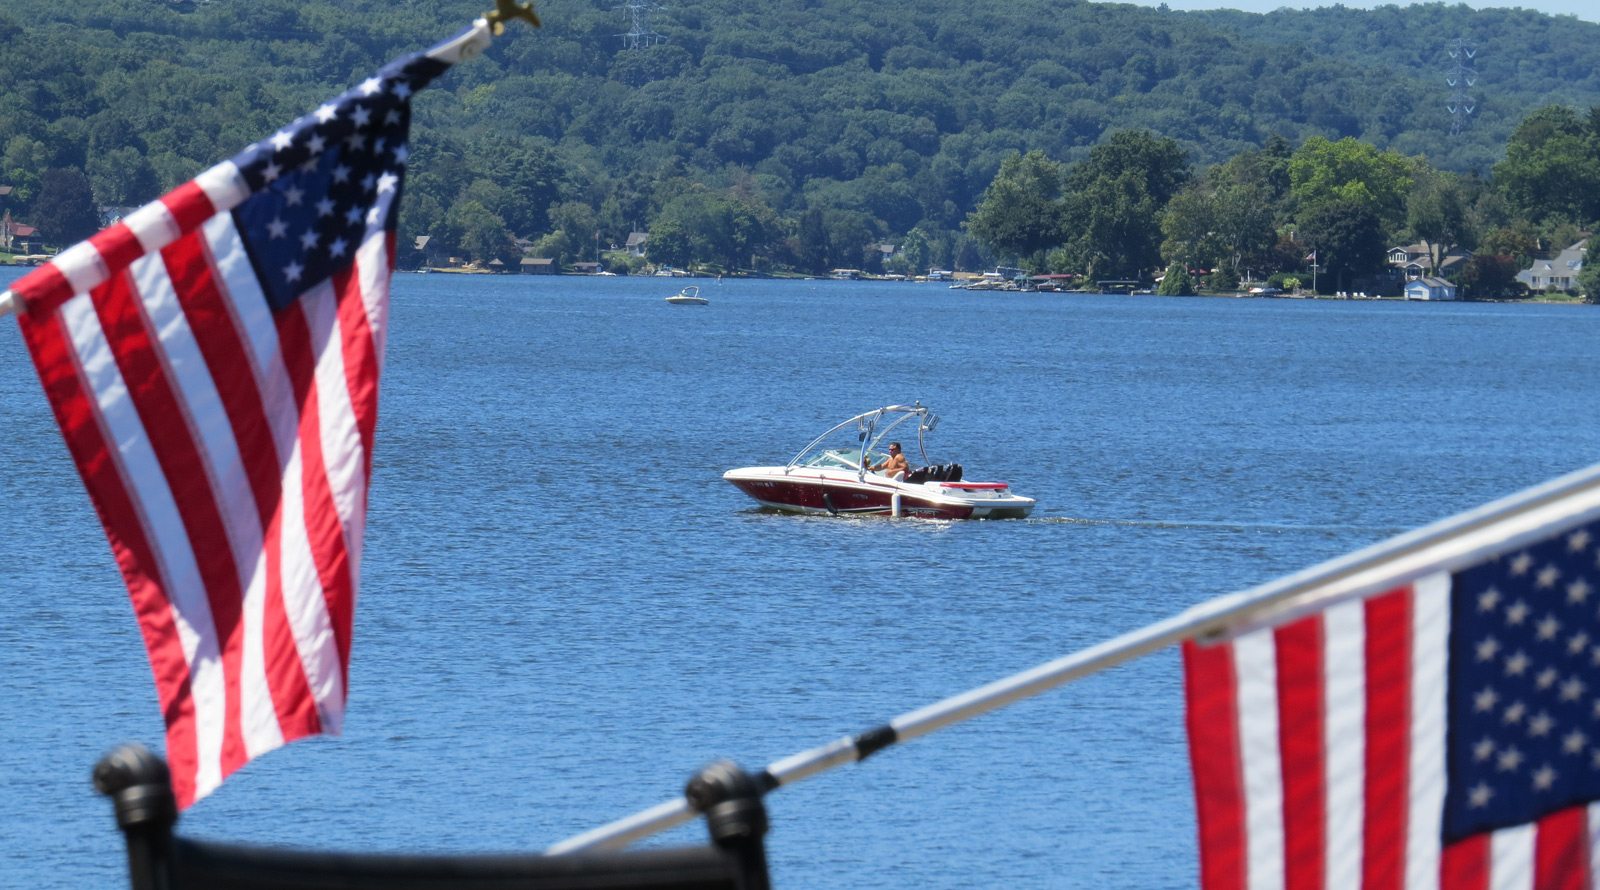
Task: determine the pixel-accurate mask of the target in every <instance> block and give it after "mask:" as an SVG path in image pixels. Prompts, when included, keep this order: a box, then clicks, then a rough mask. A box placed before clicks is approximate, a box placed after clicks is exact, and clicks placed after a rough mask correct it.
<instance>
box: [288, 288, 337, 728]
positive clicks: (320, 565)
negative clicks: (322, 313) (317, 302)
mask: <svg viewBox="0 0 1600 890" xmlns="http://www.w3.org/2000/svg"><path fill="white" fill-rule="evenodd" d="M277 320H278V342H279V343H280V344H281V346H282V349H283V357H284V366H285V367H286V368H287V369H288V372H289V379H290V381H291V382H292V384H293V386H294V390H295V402H296V403H297V404H299V405H301V406H302V409H303V410H302V412H301V415H300V429H299V430H298V431H297V436H296V440H295V441H296V452H295V453H296V455H297V457H298V459H299V460H298V469H299V488H300V491H299V492H297V496H298V502H299V503H298V506H299V509H298V510H297V511H296V514H295V515H294V516H292V517H289V518H290V523H291V525H290V526H289V527H290V528H291V529H294V524H295V523H296V522H297V521H298V522H300V523H302V525H301V528H303V538H300V539H301V540H304V541H305V542H306V544H307V546H308V547H309V549H310V553H311V561H312V568H313V570H314V572H315V574H316V578H317V585H316V589H318V590H319V591H320V592H321V595H322V596H321V598H322V600H323V603H324V607H323V610H322V612H323V614H324V615H325V616H326V628H325V629H326V632H327V633H331V634H332V640H333V644H334V649H335V655H336V658H335V659H334V660H335V661H336V662H337V665H336V668H337V673H338V675H337V676H320V677H319V680H320V681H321V683H322V684H324V685H323V690H322V691H320V692H318V694H317V699H318V702H319V703H320V704H322V706H323V707H322V714H321V716H322V723H323V729H324V730H325V731H327V732H332V733H337V732H338V731H339V726H340V718H341V716H342V714H343V711H344V688H345V674H344V671H345V667H344V665H345V664H347V661H346V659H348V658H349V654H350V623H351V618H352V615H351V611H350V605H351V604H350V602H349V593H350V585H349V582H348V580H347V578H348V576H349V572H350V564H349V559H348V553H347V551H346V549H345V546H344V541H345V539H344V531H343V529H342V528H340V527H339V514H338V508H337V507H336V505H335V504H334V500H333V493H332V491H331V490H330V488H329V484H328V474H327V469H326V467H325V466H324V464H323V460H322V432H321V429H320V418H321V405H320V404H319V403H320V400H321V393H319V392H318V391H317V387H316V377H315V375H316V363H317V361H316V360H317V357H316V353H315V351H314V348H313V344H312V337H311V331H310V328H309V326H308V323H307V319H306V316H305V313H304V306H303V303H295V304H293V305H291V306H289V307H288V308H286V309H284V310H283V311H282V312H279V313H278V316H277ZM290 484H291V483H290V482H289V481H288V480H285V488H287V487H288V486H289V485H290ZM298 537H299V536H298V535H297V538H298ZM298 605H299V606H300V607H301V608H305V609H311V608H314V607H313V606H312V605H311V604H310V603H309V602H304V601H303V602H301V603H299V604H298ZM291 611H292V609H291ZM318 623H319V625H320V624H321V622H320V621H319V622H318ZM297 626H298V624H297ZM317 630H318V632H319V635H320V633H321V632H323V630H324V628H323V627H321V626H319V627H318V628H317ZM322 643H323V640H321V639H319V640H318V645H319V648H320V646H321V645H322ZM304 654H305V653H304V652H302V656H303V655H304ZM313 689H314V690H316V686H313Z"/></svg>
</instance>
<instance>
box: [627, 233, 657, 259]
mask: <svg viewBox="0 0 1600 890" xmlns="http://www.w3.org/2000/svg"><path fill="white" fill-rule="evenodd" d="M649 240H650V233H649V232H629V233H628V243H627V244H624V245H623V249H624V250H626V251H628V255H629V256H639V257H642V256H644V243H645V242H646V241H649Z"/></svg>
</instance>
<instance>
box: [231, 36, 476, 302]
mask: <svg viewBox="0 0 1600 890" xmlns="http://www.w3.org/2000/svg"><path fill="white" fill-rule="evenodd" d="M448 67H449V66H448V65H447V64H445V63H444V62H439V61H436V60H434V59H430V58H428V57H427V56H426V55H425V54H421V53H419V54H417V55H413V56H409V57H407V58H404V59H400V60H398V61H396V62H393V63H391V64H389V65H387V66H385V67H384V68H383V70H381V71H379V72H378V74H377V76H375V77H372V78H369V79H368V80H367V81H365V82H364V83H362V84H361V85H360V86H358V87H356V88H355V89H352V90H349V91H347V92H345V93H344V94H343V95H341V96H339V97H338V98H337V99H334V100H333V101H332V102H329V103H327V104H326V105H323V106H322V107H321V108H318V109H317V110H316V111H314V112H312V113H311V114H308V115H306V116H305V117H302V118H300V119H299V120H296V121H295V122H294V123H292V124H290V125H289V126H288V127H286V128H284V129H283V130H280V131H279V132H277V133H275V134H273V136H272V137H271V138H269V139H264V140H262V141H261V142H258V143H256V144H255V145H252V146H251V147H250V148H248V149H245V150H244V151H243V152H241V153H239V155H237V156H236V157H235V158H234V159H233V162H234V164H235V165H236V166H237V167H238V168H239V171H240V172H241V173H242V174H243V175H244V179H245V182H246V183H247V184H248V185H249V187H250V191H251V196H250V197H249V198H248V199H246V200H245V201H244V202H243V203H241V204H240V205H239V206H237V207H235V208H234V210H233V217H234V221H235V224H236V225H237V227H238V229H239V233H240V234H241V235H242V236H243V238H244V244H245V250H246V252H247V253H248V254H249V255H250V261H251V263H252V264H253V265H254V266H255V272H256V277H257V278H259V279H260V281H261V286H262V290H263V291H264V292H265V293H266V296H267V302H268V303H269V304H270V305H271V306H272V309H273V311H275V312H276V311H278V310H281V309H283V308H284V307H286V306H288V305H289V304H290V303H292V302H294V300H295V299H297V298H298V297H299V296H300V295H301V294H302V293H304V292H305V291H306V290H308V289H309V288H311V287H313V286H315V285H317V284H320V283H321V282H323V281H325V280H327V279H328V278H330V277H331V276H333V275H334V274H335V273H337V272H339V271H340V270H341V269H343V268H345V267H346V266H348V265H349V264H350V262H351V261H352V260H353V259H354V258H355V252H356V248H357V247H359V246H360V244H361V241H362V239H363V237H364V236H365V235H366V232H367V230H368V227H369V226H373V225H376V226H380V227H382V228H384V229H389V230H392V229H394V228H395V227H396V224H397V220H398V216H399V212H400V200H399V198H400V186H401V184H402V181H403V179H404V176H405V164H406V151H407V149H406V139H407V134H408V133H409V132H410V126H411V94H412V93H414V92H416V91H417V90H419V89H421V88H422V87H424V86H426V85H427V84H428V82H429V81H431V80H433V78H435V77H437V76H438V75H439V74H440V73H441V72H443V71H444V70H445V69H446V68H448Z"/></svg>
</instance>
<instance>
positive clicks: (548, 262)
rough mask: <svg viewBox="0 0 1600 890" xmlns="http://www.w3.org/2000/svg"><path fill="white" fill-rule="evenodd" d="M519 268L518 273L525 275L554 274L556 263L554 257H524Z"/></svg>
mask: <svg viewBox="0 0 1600 890" xmlns="http://www.w3.org/2000/svg"><path fill="white" fill-rule="evenodd" d="M520 267H521V268H520V271H521V272H522V273H523V274H525V275H554V274H556V261H555V258H554V257H532V256H525V257H523V258H522V262H521V264H520Z"/></svg>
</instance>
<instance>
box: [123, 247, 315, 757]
mask: <svg viewBox="0 0 1600 890" xmlns="http://www.w3.org/2000/svg"><path fill="white" fill-rule="evenodd" d="M129 271H130V273H131V274H132V276H133V280H134V282H135V284H136V285H137V287H138V291H139V297H140V301H141V303H142V305H143V308H144V311H145V314H146V316H147V317H148V318H149V319H150V324H151V328H152V329H153V330H154V331H155V333H156V335H157V337H158V338H159V340H158V341H157V342H156V343H155V347H156V349H157V354H158V356H159V357H160V359H161V363H162V365H163V366H164V367H165V368H166V369H167V371H168V375H167V376H168V379H169V380H170V381H171V382H172V383H173V384H174V394H175V395H176V396H177V397H178V400H179V409H180V410H181V411H182V412H183V415H184V417H183V419H184V420H185V421H186V422H187V424H188V426H189V429H190V432H191V434H192V437H193V439H194V442H195V445H196V447H197V448H198V449H199V451H200V454H201V457H202V465H201V467H200V469H201V470H202V471H203V472H204V473H205V475H206V477H207V479H208V480H209V481H210V483H211V492H212V498H213V500H214V501H215V502H216V505H217V511H218V513H219V514H220V515H221V517H222V523H223V530H224V532H225V533H226V534H227V536H228V544H229V547H230V548H231V549H232V550H233V561H234V564H235V566H236V567H237V568H238V572H239V589H240V591H242V592H243V594H244V603H243V608H242V610H241V619H242V621H243V625H242V627H241V628H240V631H241V633H242V634H243V636H242V637H241V642H242V643H243V647H242V648H241V650H240V653H241V656H242V659H241V664H240V672H241V675H240V677H239V705H240V723H241V731H242V732H243V734H244V742H245V751H246V753H247V754H248V755H249V756H250V757H254V756H256V755H257V754H259V753H261V752H263V751H270V750H272V749H273V748H276V747H278V746H279V745H282V744H283V731H282V730H281V729H280V728H279V726H278V715H277V712H276V711H275V710H274V708H273V705H272V694H271V691H270V688H269V685H268V682H267V673H266V660H265V657H264V654H263V651H262V639H261V636H262V635H261V627H262V620H263V619H262V605H263V604H262V600H263V598H264V597H265V595H266V584H267V578H266V568H267V564H266V559H265V556H264V554H263V552H262V549H261V543H262V529H261V518H260V512H259V510H258V509H257V507H256V499H255V494H254V492H253V491H252V490H251V488H250V479H249V476H248V474H247V473H246V470H245V466H244V458H243V457H242V456H241V455H240V453H239V443H238V442H237V441H236V440H235V439H234V435H233V424H232V423H231V422H230V421H229V419H228V412H227V409H226V408H225V407H224V406H223V403H222V397H221V395H220V394H218V392H217V387H216V383H215V381H214V380H213V379H212V377H211V369H210V368H209V367H208V366H207V364H206V361H205V356H204V355H203V354H202V353H201V351H200V345H199V344H198V343H197V342H195V339H194V332H193V330H192V329H191V328H190V327H189V319H188V317H187V316H186V315H184V313H183V307H182V305H181V304H180V303H179V302H178V294H177V291H176V290H175V289H174V287H173V284H172V279H171V278H170V277H169V276H168V274H167V267H166V263H165V262H164V261H163V260H162V257H161V256H160V254H151V255H149V256H145V257H143V258H141V259H139V260H137V261H135V262H134V263H133V265H132V266H130V267H129Z"/></svg>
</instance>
